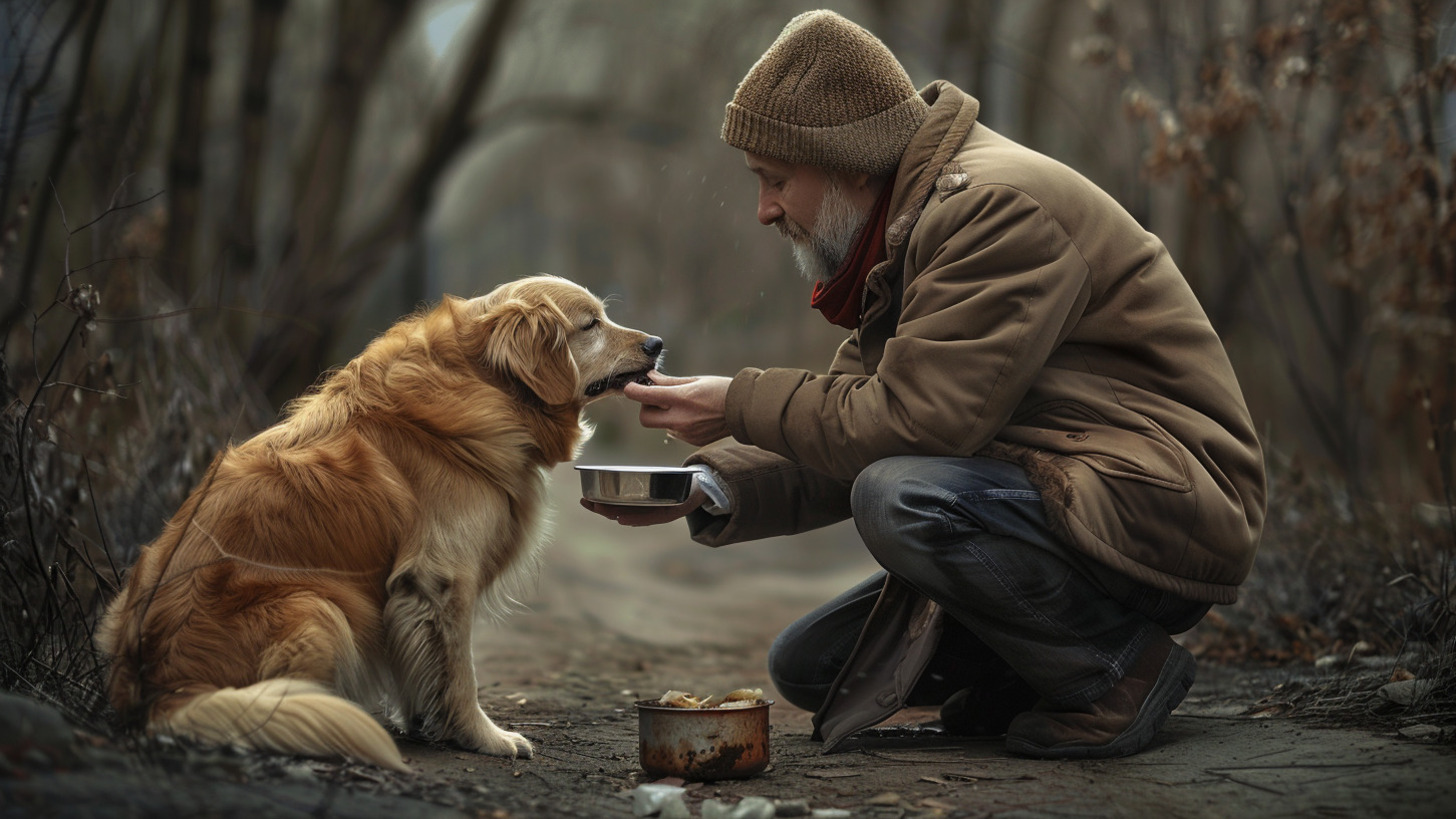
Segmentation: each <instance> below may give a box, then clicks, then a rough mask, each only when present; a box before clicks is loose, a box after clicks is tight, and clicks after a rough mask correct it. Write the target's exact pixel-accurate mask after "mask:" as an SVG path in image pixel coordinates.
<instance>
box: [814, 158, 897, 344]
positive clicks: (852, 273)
mask: <svg viewBox="0 0 1456 819" xmlns="http://www.w3.org/2000/svg"><path fill="white" fill-rule="evenodd" d="M894 189H895V179H894V177H891V178H890V180H889V181H888V182H886V183H885V189H884V190H883V191H881V192H880V198H878V199H876V200H875V206H874V208H873V209H871V210H870V218H869V220H868V221H866V222H865V225H864V227H862V228H860V229H859V234H858V235H857V236H855V239H854V245H853V246H852V247H851V248H850V251H849V255H848V256H846V257H845V259H844V262H843V263H841V264H840V265H839V269H838V270H836V271H834V275H833V276H830V277H829V280H828V281H822V282H815V283H814V295H813V296H811V297H810V298H809V306H810V307H813V308H814V309H815V310H818V311H819V312H821V313H823V314H824V318H826V319H828V320H829V323H831V324H837V325H839V326H840V327H843V328H845V329H846V330H854V329H856V328H858V327H859V319H860V308H861V307H862V306H863V305H864V284H865V278H866V277H868V276H869V274H870V270H871V268H873V267H874V266H875V265H877V264H879V263H880V262H883V261H884V260H885V258H886V255H887V254H886V252H885V222H886V221H887V220H888V217H889V215H890V193H891V191H893V190H894Z"/></svg>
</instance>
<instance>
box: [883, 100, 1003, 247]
mask: <svg viewBox="0 0 1456 819" xmlns="http://www.w3.org/2000/svg"><path fill="white" fill-rule="evenodd" d="M920 97H921V99H923V100H925V102H926V103H928V104H929V105H930V113H929V114H928V115H927V116H926V118H925V122H923V123H921V125H920V129H919V130H918V131H916V132H915V136H914V137H913V138H911V140H910V144H909V145H908V146H906V148H905V153H904V154H903V155H902V156H901V157H900V168H899V170H898V171H896V173H895V193H894V195H893V196H891V198H890V221H889V226H888V227H887V228H886V230H885V243H886V245H888V246H889V248H890V249H891V255H893V251H894V248H895V247H896V246H897V245H899V244H901V243H902V242H904V241H905V237H907V236H909V235H910V230H911V228H913V227H915V222H916V221H917V220H919V218H920V212H921V211H922V210H923V209H924V208H925V202H926V199H927V198H929V196H930V191H931V189H932V188H934V187H935V180H936V179H937V178H938V177H939V176H940V174H941V171H942V169H943V168H944V167H945V165H946V163H948V162H950V160H951V159H952V158H953V157H954V156H955V155H956V154H957V153H958V152H959V151H960V149H961V146H962V145H963V144H965V141H966V137H967V136H968V135H969V134H970V133H971V128H973V127H974V126H975V124H976V116H977V115H978V114H979V113H980V112H981V103H980V102H979V101H978V100H977V99H976V98H975V97H973V96H971V95H970V94H967V93H966V92H964V91H962V90H960V89H959V88H957V87H955V86H954V85H952V84H951V83H949V82H946V81H945V80H936V81H935V82H932V83H931V84H929V85H927V86H925V87H924V88H923V89H921V91H920Z"/></svg>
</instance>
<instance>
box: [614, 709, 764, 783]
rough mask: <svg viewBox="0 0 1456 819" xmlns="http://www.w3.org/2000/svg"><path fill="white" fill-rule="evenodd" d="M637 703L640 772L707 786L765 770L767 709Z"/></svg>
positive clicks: (743, 777)
mask: <svg viewBox="0 0 1456 819" xmlns="http://www.w3.org/2000/svg"><path fill="white" fill-rule="evenodd" d="M636 705H637V736H638V742H639V750H640V754H641V760H642V770H643V771H645V772H646V773H647V774H648V775H650V776H656V777H664V776H676V777H680V778H682V779H686V780H690V781H695V782H705V781H708V780H713V779H745V778H747V777H750V776H753V775H754V774H757V773H760V772H762V771H763V769H764V768H767V767H768V708H769V706H770V705H773V700H763V701H762V702H761V703H759V704H757V705H751V706H748V707H745V708H672V707H670V706H666V705H659V704H658V703H657V701H656V700H641V701H639V702H637V703H636Z"/></svg>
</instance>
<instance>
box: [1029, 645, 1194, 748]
mask: <svg viewBox="0 0 1456 819" xmlns="http://www.w3.org/2000/svg"><path fill="white" fill-rule="evenodd" d="M1195 667H1196V661H1195V660H1194V659H1193V655H1192V654H1189V653H1188V651H1187V650H1186V649H1184V648H1183V647H1182V646H1180V645H1178V644H1177V643H1175V642H1173V640H1172V638H1170V637H1168V636H1166V635H1164V636H1162V637H1161V638H1160V639H1157V640H1155V641H1154V642H1153V644H1152V645H1150V646H1148V648H1146V649H1144V650H1143V653H1142V655H1141V656H1140V657H1138V659H1137V661H1136V662H1134V663H1133V665H1132V668H1130V669H1128V672H1127V676H1125V677H1123V678H1122V679H1121V680H1119V681H1118V683H1117V685H1114V686H1113V687H1112V690H1110V691H1108V692H1107V693H1106V694H1103V695H1102V697H1101V698H1100V699H1098V700H1097V701H1096V702H1093V703H1092V704H1090V705H1084V706H1080V707H1072V708H1067V707H1062V706H1057V705H1053V704H1052V703H1049V702H1047V701H1046V700H1043V701H1042V702H1040V703H1038V704H1037V706H1036V707H1035V708H1034V709H1032V710H1031V711H1028V712H1026V713H1024V714H1021V715H1020V716H1018V717H1016V719H1014V720H1012V721H1011V725H1010V727H1009V728H1008V729H1007V731H1006V750H1008V751H1010V752H1012V753H1014V754H1020V755H1022V756H1031V757H1037V758H1040V759H1106V758H1111V757H1119V756H1128V755H1130V754H1135V753H1137V752H1138V751H1141V750H1142V749H1143V748H1146V747H1147V745H1148V743H1149V742H1152V740H1153V736H1154V735H1155V734H1157V733H1158V729H1159V728H1162V727H1163V723H1164V722H1166V721H1167V719H1168V715H1169V714H1171V713H1172V712H1173V709H1174V708H1177V707H1178V704H1179V703H1181V702H1182V701H1183V696H1184V695H1185V694H1187V693H1188V689H1189V687H1191V686H1192V685H1193V676H1194V672H1195Z"/></svg>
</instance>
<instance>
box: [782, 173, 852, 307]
mask: <svg viewBox="0 0 1456 819" xmlns="http://www.w3.org/2000/svg"><path fill="white" fill-rule="evenodd" d="M868 220H869V213H868V212H867V211H859V210H856V209H855V207H854V203H853V202H850V201H849V197H848V196H846V195H845V193H844V189H843V188H841V187H840V186H839V183H838V182H837V181H831V182H830V183H829V187H828V189H826V190H825V191H824V200H823V201H822V202H820V203H819V212H818V213H817V214H815V216H814V230H813V232H810V231H806V230H804V229H803V228H802V227H800V226H798V225H796V224H792V223H790V224H789V225H788V226H786V225H785V224H784V223H782V222H781V223H780V224H779V232H780V233H782V234H784V236H786V237H788V239H789V240H790V241H791V242H792V243H793V248H794V262H795V263H796V264H797V265H798V267H799V273H800V274H801V275H803V277H804V278H806V279H808V280H809V281H810V282H813V283H815V284H817V283H819V282H827V281H829V280H830V279H831V278H833V277H834V274H835V273H837V272H838V271H839V267H840V265H842V264H844V260H845V258H847V257H848V256H849V251H850V249H851V248H853V246H854V238H855V237H856V236H858V235H859V231H860V228H862V227H864V224H865V222H866V221H868ZM785 221H787V220H785Z"/></svg>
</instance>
